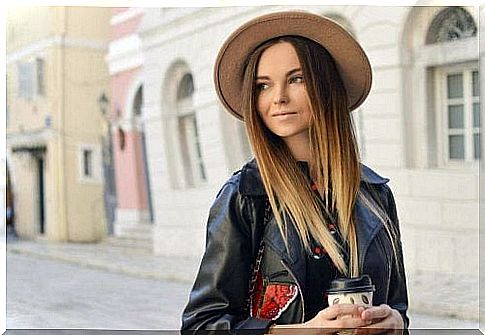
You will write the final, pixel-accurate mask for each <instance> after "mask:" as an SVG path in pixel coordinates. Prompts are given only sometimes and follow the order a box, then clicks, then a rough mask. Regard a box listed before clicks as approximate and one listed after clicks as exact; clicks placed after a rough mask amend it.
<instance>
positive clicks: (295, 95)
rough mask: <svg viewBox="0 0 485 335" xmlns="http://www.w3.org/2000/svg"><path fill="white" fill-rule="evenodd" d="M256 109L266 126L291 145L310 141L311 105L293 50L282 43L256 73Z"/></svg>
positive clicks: (272, 49)
mask: <svg viewBox="0 0 485 335" xmlns="http://www.w3.org/2000/svg"><path fill="white" fill-rule="evenodd" d="M256 89H257V92H256V108H257V111H258V113H259V115H260V116H261V118H262V119H263V122H264V123H265V125H266V126H267V127H268V128H269V129H270V130H271V131H272V132H273V133H274V134H276V135H278V136H279V137H281V138H282V139H283V140H284V141H285V142H286V143H287V144H290V143H292V144H293V143H295V141H296V142H300V140H302V141H305V142H306V141H307V140H308V127H309V125H310V115H311V108H310V101H309V99H308V94H307V91H306V86H305V78H303V71H302V69H301V65H300V61H299V59H298V56H297V54H296V51H295V49H294V48H293V46H292V45H291V44H290V43H288V42H280V43H277V44H274V45H272V46H270V47H269V48H268V49H266V50H265V51H263V53H262V54H261V58H260V60H259V63H258V67H257V69H256Z"/></svg>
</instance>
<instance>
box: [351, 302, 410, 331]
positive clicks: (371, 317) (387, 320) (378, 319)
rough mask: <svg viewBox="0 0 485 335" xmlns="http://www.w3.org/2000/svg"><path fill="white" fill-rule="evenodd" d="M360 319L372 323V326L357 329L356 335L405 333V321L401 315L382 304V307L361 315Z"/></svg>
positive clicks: (368, 310) (376, 307)
mask: <svg viewBox="0 0 485 335" xmlns="http://www.w3.org/2000/svg"><path fill="white" fill-rule="evenodd" d="M360 317H361V319H362V320H364V321H365V322H371V324H370V325H367V326H365V327H362V328H359V329H356V332H354V334H359V335H369V334H382V333H386V334H396V335H397V334H402V333H403V328H404V321H403V319H402V317H401V314H399V312H398V311H396V310H395V309H392V308H391V307H389V306H388V305H385V304H382V305H380V306H374V307H369V308H367V309H366V310H364V311H363V312H362V313H361V315H360Z"/></svg>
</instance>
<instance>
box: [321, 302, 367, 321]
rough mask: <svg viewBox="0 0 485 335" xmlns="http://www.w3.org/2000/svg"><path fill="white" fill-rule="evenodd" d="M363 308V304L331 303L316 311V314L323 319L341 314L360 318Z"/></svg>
mask: <svg viewBox="0 0 485 335" xmlns="http://www.w3.org/2000/svg"><path fill="white" fill-rule="evenodd" d="M364 310H365V306H364V305H352V304H341V305H333V306H330V307H328V308H325V309H324V310H322V311H320V312H319V313H318V316H319V317H321V318H323V319H325V320H332V319H335V318H337V317H341V316H343V315H350V316H353V317H357V318H359V319H360V317H361V315H362V313H363V312H364Z"/></svg>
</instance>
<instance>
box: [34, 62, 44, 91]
mask: <svg viewBox="0 0 485 335" xmlns="http://www.w3.org/2000/svg"><path fill="white" fill-rule="evenodd" d="M35 67H36V84H37V85H36V86H37V95H45V78H44V77H45V62H44V60H43V59H42V58H37V59H36V60H35Z"/></svg>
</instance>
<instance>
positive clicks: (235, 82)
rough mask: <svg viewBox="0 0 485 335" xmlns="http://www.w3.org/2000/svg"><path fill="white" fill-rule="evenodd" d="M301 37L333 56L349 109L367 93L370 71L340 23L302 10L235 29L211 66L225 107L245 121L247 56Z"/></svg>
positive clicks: (357, 104)
mask: <svg viewBox="0 0 485 335" xmlns="http://www.w3.org/2000/svg"><path fill="white" fill-rule="evenodd" d="M288 35H291V36H302V37H306V38H308V39H311V40H313V41H315V42H317V43H319V44H320V45H322V46H323V47H324V48H325V49H326V50H327V51H328V52H329V53H330V55H332V57H333V59H334V60H335V63H336V65H337V69H338V71H339V73H340V76H341V78H342V80H343V83H344V86H345V89H346V91H347V96H348V103H349V108H350V110H351V111H352V110H354V109H356V108H357V107H359V106H360V105H361V104H362V103H363V102H364V100H365V99H366V97H367V95H368V94H369V91H370V88H371V83H372V71H371V66H370V63H369V60H368V58H367V56H366V54H365V52H364V50H363V49H362V47H361V46H360V45H359V43H357V41H356V40H355V39H354V38H353V37H352V35H351V34H350V33H349V32H348V31H347V30H345V28H343V27H342V26H341V25H340V24H338V23H336V22H334V21H332V20H330V19H328V18H326V17H323V16H320V15H316V14H312V13H308V12H304V11H286V12H277V13H271V14H266V15H263V16H259V17H257V18H255V19H252V20H251V21H248V22H247V23H245V24H243V25H242V26H241V27H239V28H238V29H236V30H235V31H234V32H233V33H232V34H231V35H230V36H229V37H228V38H227V39H226V41H225V42H224V44H223V45H222V47H221V49H220V50H219V54H218V55H217V58H216V62H215V66H214V83H215V86H216V92H217V95H218V96H219V99H220V100H221V102H222V104H223V105H224V107H225V108H226V109H227V110H228V111H229V112H230V113H231V114H233V115H234V116H236V117H237V118H239V119H241V120H244V115H243V112H242V85H243V77H244V65H245V62H246V59H247V58H248V56H249V55H250V54H251V53H252V52H253V51H254V50H255V49H256V48H257V47H258V46H259V45H261V44H262V43H264V42H266V41H267V40H270V39H272V38H276V37H281V36H288Z"/></svg>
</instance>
